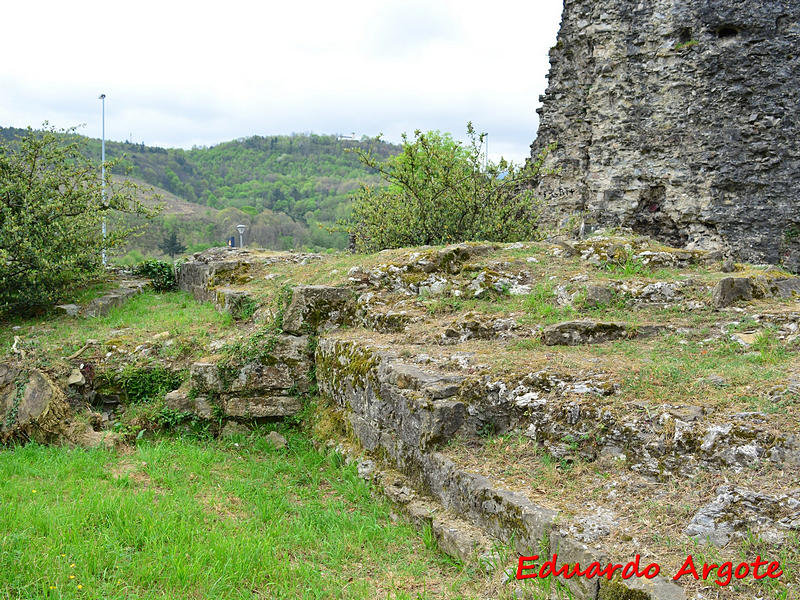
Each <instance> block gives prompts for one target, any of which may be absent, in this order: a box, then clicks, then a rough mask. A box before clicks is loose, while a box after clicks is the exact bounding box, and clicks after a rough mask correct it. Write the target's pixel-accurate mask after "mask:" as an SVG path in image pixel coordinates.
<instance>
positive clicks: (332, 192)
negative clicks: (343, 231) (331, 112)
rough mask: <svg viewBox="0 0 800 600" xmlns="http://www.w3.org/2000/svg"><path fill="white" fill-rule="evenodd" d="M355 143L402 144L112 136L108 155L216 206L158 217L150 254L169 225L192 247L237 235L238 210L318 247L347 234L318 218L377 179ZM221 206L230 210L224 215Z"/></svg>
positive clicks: (366, 143)
mask: <svg viewBox="0 0 800 600" xmlns="http://www.w3.org/2000/svg"><path fill="white" fill-rule="evenodd" d="M21 133H24V130H21V129H15V128H0V137H3V138H6V139H10V138H13V137H15V136H16V135H17V134H21ZM79 137H81V138H82V141H83V142H84V143H85V145H86V151H87V153H89V154H90V155H91V156H97V157H99V156H100V140H99V139H94V138H86V137H83V136H79ZM350 148H363V149H367V148H371V149H372V151H373V152H374V153H376V154H378V155H381V156H384V157H388V156H391V155H393V154H397V153H399V152H400V146H397V145H393V144H387V143H385V142H375V141H370V140H366V139H363V140H362V141H354V140H339V139H338V138H337V137H336V136H331V135H315V134H293V135H289V136H286V135H281V136H267V137H262V136H253V137H249V138H241V139H238V140H233V141H230V142H225V143H221V144H217V145H216V146H211V147H199V148H198V147H196V148H193V149H192V150H183V149H180V148H159V147H156V146H146V145H144V144H143V143H142V144H136V143H131V142H112V141H108V140H107V141H106V157H107V158H108V159H116V160H117V161H118V163H119V167H117V168H115V169H114V174H115V175H120V176H121V175H126V176H129V177H131V178H133V179H136V180H138V181H141V182H144V183H146V184H149V185H152V186H156V187H158V188H162V189H164V190H166V191H168V192H170V193H171V194H174V195H175V196H177V197H178V198H180V199H182V200H186V201H188V202H192V203H195V204H199V205H202V206H206V207H208V208H209V209H211V210H203V209H200V210H199V211H197V213H195V214H194V215H188V216H187V215H185V214H184V215H182V216H180V217H178V218H175V216H172V217H170V216H166V217H162V218H161V219H159V220H158V221H157V222H156V223H155V224H154V230H153V231H151V232H149V233H148V234H146V235H145V236H143V237H142V238H140V239H139V242H134V247H133V249H136V250H138V251H140V252H143V253H144V254H158V250H157V240H158V239H159V238H160V236H161V235H162V233H163V232H166V231H170V230H171V229H177V230H178V231H179V234H180V235H181V237H182V238H184V239H185V243H186V244H187V245H189V246H190V247H192V246H193V247H200V246H208V245H218V244H224V243H225V240H226V239H227V237H228V236H230V235H233V232H228V231H227V229H228V228H229V221H231V220H235V219H236V218H238V217H241V219H242V220H244V221H245V222H246V223H247V224H250V225H252V226H253V227H254V231H253V235H261V237H262V238H263V239H260V240H259V239H253V240H252V241H253V242H254V243H259V244H261V245H264V246H273V247H276V246H277V247H280V248H281V249H284V248H287V247H293V248H299V247H308V248H313V249H320V248H324V247H341V246H342V245H343V244H344V243H345V240H344V238H343V236H341V235H339V236H336V235H331V234H329V233H328V232H327V231H325V230H324V228H323V227H320V225H323V226H324V225H330V224H332V223H334V222H335V221H336V219H337V218H339V217H343V216H345V215H346V214H347V212H348V210H349V201H348V194H349V193H350V192H351V191H353V190H354V189H356V188H357V187H358V184H359V183H360V182H362V181H365V182H370V183H376V182H377V178H376V177H375V175H374V174H373V173H371V172H369V171H368V170H367V169H366V168H365V167H363V166H362V165H361V163H360V162H359V161H358V158H357V157H356V156H355V154H354V153H352V152H347V151H346V150H347V149H350ZM167 202H168V204H169V199H167ZM168 209H169V207H168ZM215 209H216V210H215ZM223 209H236V210H223ZM219 211H221V212H222V213H224V214H225V215H226V218H224V219H222V220H224V223H223V222H222V220H221V218H220V217H219V214H220V212H219ZM167 212H170V211H169V210H168V211H167ZM184 212H185V211H184ZM240 212H241V213H243V214H241V215H240V214H239V213H240ZM199 215H202V218H201V217H200V216H199ZM287 216H288V217H290V218H288V219H287V218H286V217H287ZM165 219H166V221H165ZM162 230H163V232H162ZM201 230H202V231H201ZM276 240H277V241H276ZM154 246H155V247H154Z"/></svg>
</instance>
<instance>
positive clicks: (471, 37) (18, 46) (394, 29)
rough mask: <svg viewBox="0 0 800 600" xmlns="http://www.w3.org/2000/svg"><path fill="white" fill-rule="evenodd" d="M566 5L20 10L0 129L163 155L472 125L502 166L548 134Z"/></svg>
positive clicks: (449, 2)
mask: <svg viewBox="0 0 800 600" xmlns="http://www.w3.org/2000/svg"><path fill="white" fill-rule="evenodd" d="M561 5H562V2H561V0H493V1H491V2H487V1H486V0H482V1H480V2H476V1H473V0H428V1H424V0H339V1H338V2H335V1H324V2H323V1H321V0H305V1H304V0H295V1H294V2H292V0H282V1H281V2H276V1H273V0H262V1H260V2H245V1H242V0H227V1H223V0H214V1H213V2H212V1H206V0H194V1H192V2H184V1H173V0H160V1H153V0H137V1H136V2H114V1H110V0H104V1H102V2H101V1H83V0H79V1H71V2H65V1H64V0H59V1H53V2H41V1H36V0H27V1H23V0H18V1H14V0H10V1H8V2H5V3H4V6H3V11H2V12H3V33H2V36H0V50H1V51H2V56H3V60H2V61H0V125H3V126H17V127H22V126H28V125H31V126H34V127H36V126H39V125H41V124H42V122H43V121H45V120H47V121H49V122H50V123H51V124H53V125H56V126H58V127H68V126H74V125H79V124H86V126H85V127H83V128H82V129H81V132H83V133H84V134H86V135H89V136H94V137H100V101H99V100H98V99H97V96H98V95H99V93H100V92H105V93H106V94H107V99H106V136H107V138H109V139H114V140H124V139H131V140H132V141H136V142H140V141H143V142H145V143H146V144H153V145H160V146H181V147H184V148H189V147H191V146H192V145H212V144H215V143H218V142H221V141H225V140H229V139H233V138H237V137H243V136H248V135H253V134H259V135H269V134H278V133H292V132H307V131H313V132H315V133H342V134H349V133H350V132H355V133H356V135H358V136H361V135H369V136H372V135H376V134H378V133H381V132H382V133H383V134H384V137H385V139H387V140H389V141H397V140H399V138H400V133H401V132H403V131H408V132H412V131H413V130H414V129H417V128H419V129H424V130H427V129H441V130H443V131H450V132H452V133H453V134H454V135H456V137H459V138H463V137H464V130H465V126H466V122H467V121H468V120H472V121H473V122H474V124H475V126H476V127H477V128H478V129H479V130H481V131H488V132H489V149H490V155H491V156H492V158H497V157H498V156H499V155H500V154H502V155H504V156H505V157H506V158H511V159H514V160H517V161H519V160H521V159H523V158H524V157H525V156H527V154H528V151H529V150H528V146H529V145H530V143H531V142H532V141H533V138H534V135H535V131H536V125H537V120H536V113H535V109H536V107H537V106H538V104H539V101H538V98H539V94H541V93H543V92H544V88H545V85H546V78H545V76H546V74H547V69H548V60H547V52H548V49H549V47H550V46H552V45H553V44H554V43H555V39H556V33H557V30H558V24H559V21H560V14H561Z"/></svg>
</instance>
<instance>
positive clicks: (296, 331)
mask: <svg viewBox="0 0 800 600" xmlns="http://www.w3.org/2000/svg"><path fill="white" fill-rule="evenodd" d="M353 296H354V295H353V291H352V290H350V289H349V288H338V287H330V286H324V285H299V286H297V287H295V288H294V289H293V290H292V300H291V302H290V304H289V306H288V307H287V308H286V312H285V313H284V316H283V331H285V332H286V333H289V334H292V335H303V334H308V333H312V332H319V331H322V330H325V329H330V328H333V327H335V326H337V325H341V324H344V323H347V322H349V321H350V320H351V319H352V316H353V312H354V306H353V300H354V297H353Z"/></svg>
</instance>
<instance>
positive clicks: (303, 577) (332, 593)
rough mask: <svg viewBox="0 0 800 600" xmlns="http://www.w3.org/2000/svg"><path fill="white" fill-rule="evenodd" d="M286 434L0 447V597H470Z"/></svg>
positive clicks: (366, 497)
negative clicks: (282, 439)
mask: <svg viewBox="0 0 800 600" xmlns="http://www.w3.org/2000/svg"><path fill="white" fill-rule="evenodd" d="M284 433H285V435H286V436H287V438H288V442H289V444H288V448H287V449H285V450H275V449H273V448H272V447H271V446H269V445H268V444H267V443H266V442H265V441H264V438H263V435H260V434H253V435H251V436H249V437H247V438H245V437H242V436H239V437H238V438H233V439H231V440H228V441H221V440H220V441H204V442H202V443H201V442H198V441H196V440H191V439H188V438H178V439H162V440H156V441H150V442H140V443H139V445H138V446H137V447H136V449H135V451H133V452H132V453H130V454H117V453H114V452H111V451H108V450H67V449H60V448H52V447H43V446H37V445H33V444H31V445H28V446H26V447H18V448H14V449H11V450H6V451H2V452H0V506H1V507H2V510H0V598H2V599H12V598H13V599H18V598H81V599H83V598H98V599H99V598H110V599H117V598H126V599H129V598H148V599H161V598H163V599H167V598H169V599H172V598H225V599H237V598H248V599H252V598H393V599H398V600H400V599H412V598H413V599H425V598H462V597H476V596H477V594H475V593H474V592H475V588H476V585H475V576H474V573H473V574H471V573H470V572H468V571H466V570H464V569H463V568H462V567H459V566H457V565H455V564H454V563H453V562H452V561H451V560H450V559H447V558H446V557H444V555H442V554H440V553H439V552H438V551H437V550H436V545H435V543H432V542H431V540H428V539H427V538H426V540H427V541H423V539H422V538H421V536H420V535H419V534H418V533H416V532H415V531H414V530H413V529H411V528H410V527H409V526H408V525H406V524H404V523H403V522H402V521H401V522H398V523H395V522H393V521H392V519H391V518H390V506H389V504H388V503H387V502H385V501H384V500H382V499H380V498H376V497H373V495H372V494H371V490H370V486H369V485H368V484H367V483H365V482H364V481H363V480H361V479H360V478H359V477H358V474H357V473H356V470H355V468H354V467H353V466H352V465H351V466H349V467H345V466H344V465H343V461H342V460H341V458H340V457H339V455H337V454H330V455H323V454H321V453H319V452H317V451H315V450H314V449H313V448H312V446H311V444H310V442H309V441H307V440H306V439H305V438H304V437H302V436H301V435H300V434H297V433H295V432H293V431H284ZM79 586H80V587H79ZM481 597H482V596H481Z"/></svg>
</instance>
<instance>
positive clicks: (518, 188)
mask: <svg viewBox="0 0 800 600" xmlns="http://www.w3.org/2000/svg"><path fill="white" fill-rule="evenodd" d="M467 133H468V136H469V140H470V141H469V143H468V144H466V145H465V144H462V143H461V142H458V141H455V140H454V139H453V138H452V136H451V135H450V134H446V133H444V134H443V133H441V132H439V131H429V132H427V133H423V132H421V131H419V130H417V131H416V132H415V133H414V139H413V140H409V139H408V136H406V135H403V151H402V152H401V153H400V154H399V155H397V156H394V157H391V158H389V159H388V160H385V161H382V160H380V158H379V157H376V156H375V155H374V154H372V153H370V152H365V151H357V154H358V155H359V158H360V159H361V160H362V162H363V163H364V164H365V165H366V166H368V167H370V168H371V169H374V170H375V171H377V172H378V173H379V174H380V176H381V179H382V182H383V183H384V185H383V186H379V187H375V186H371V185H368V184H365V185H362V186H361V188H360V189H359V191H358V192H357V193H356V195H355V199H354V202H353V212H352V215H351V216H350V218H349V219H345V220H342V221H340V223H339V224H340V226H342V227H344V229H345V230H346V231H347V232H348V233H349V235H350V238H351V240H352V243H353V245H354V246H355V249H356V250H358V251H363V252H374V251H377V250H382V249H385V248H397V247H402V246H419V245H426V244H448V243H453V242H462V241H475V240H485V241H498V242H514V241H520V240H531V239H536V238H537V237H538V236H539V232H538V224H539V204H538V202H536V200H535V199H534V198H533V196H532V193H531V191H530V189H531V188H532V186H533V184H534V183H535V181H536V179H537V178H538V176H539V171H540V169H541V164H542V160H543V156H542V157H539V160H537V161H535V162H533V163H530V164H528V165H525V166H516V165H514V164H513V163H510V162H507V161H505V160H503V159H501V160H500V162H497V163H494V162H491V161H488V160H486V157H485V156H484V155H483V154H482V148H483V144H484V142H485V134H480V135H478V134H477V133H476V132H475V130H474V128H473V127H472V124H471V123H469V124H468V125H467Z"/></svg>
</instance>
